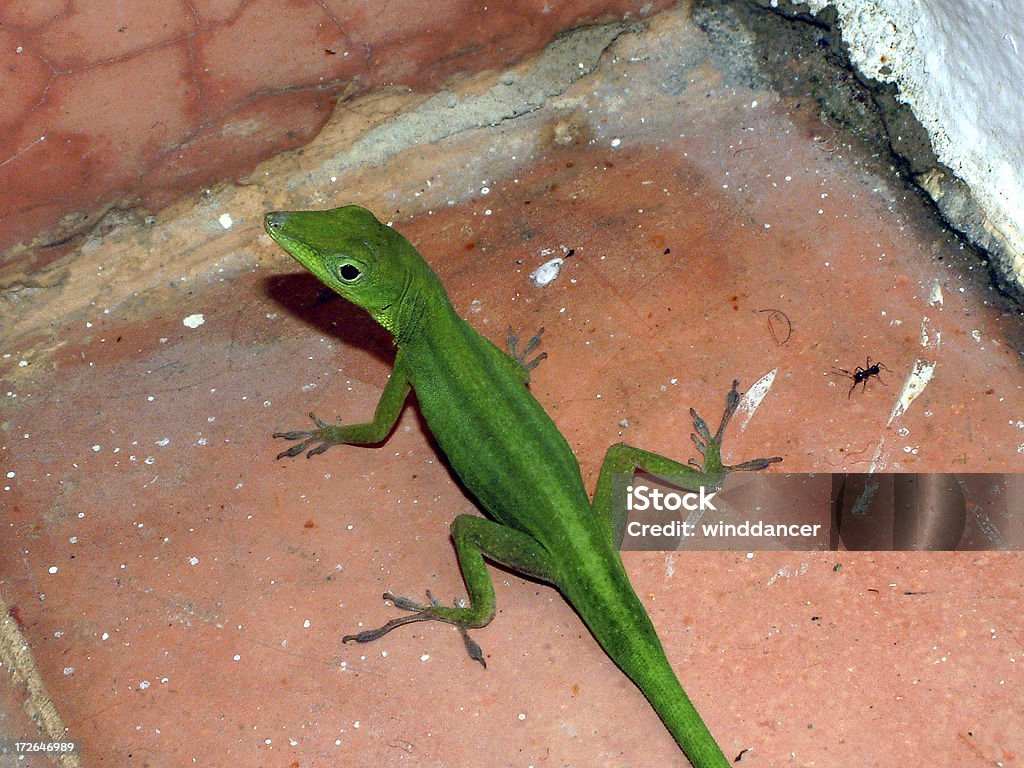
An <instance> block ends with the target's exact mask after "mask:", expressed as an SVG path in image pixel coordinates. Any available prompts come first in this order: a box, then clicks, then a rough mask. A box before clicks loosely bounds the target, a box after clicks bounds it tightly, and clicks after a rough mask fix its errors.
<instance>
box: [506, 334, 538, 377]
mask: <svg viewBox="0 0 1024 768" xmlns="http://www.w3.org/2000/svg"><path fill="white" fill-rule="evenodd" d="M542 333H544V326H543V325H542V326H541V327H540V328H539V329H538V330H537V333H535V334H534V335H533V338H532V339H530V340H529V341H528V342H526V346H524V347H523V349H522V351H520V350H519V337H518V336H516V334H515V331H513V330H512V326H511V325H510V326H509V327H508V336H507V337H506V338H505V344H506V345H507V346H508V353H509V354H510V355H512V357H513V358H514V359H515V360H516V361H517V362H518V363H519V364H520V365H521V366H523V368H524V369H525V370H526V372H527V373H529V372H530V371H532V370H533V369H534V368H536V367H537V365H538V364H539V363H540V361H541V360H544V359H546V358H547V356H548V353H547V352H541V353H540V354H539V355H537V356H536V357H535V358H533V360H530V361H529V362H527V361H526V358H528V357H529V356H530V355H532V354H533V353H534V351H535V350H536V349H537V347H539V346H540V337H541V334H542Z"/></svg>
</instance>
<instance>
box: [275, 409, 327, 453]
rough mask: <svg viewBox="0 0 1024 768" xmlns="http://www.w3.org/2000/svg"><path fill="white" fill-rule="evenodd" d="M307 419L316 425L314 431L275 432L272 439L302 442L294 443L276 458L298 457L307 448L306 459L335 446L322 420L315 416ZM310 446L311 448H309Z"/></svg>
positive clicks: (312, 415)
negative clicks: (281, 438)
mask: <svg viewBox="0 0 1024 768" xmlns="http://www.w3.org/2000/svg"><path fill="white" fill-rule="evenodd" d="M309 418H311V419H312V420H313V423H314V424H316V429H293V430H290V431H288V432H275V433H274V435H273V436H274V437H283V438H284V439H285V440H301V441H302V442H300V443H296V444H295V445H293V446H292V447H291V448H287V449H285V450H283V451H281V452H280V453H279V454H277V458H279V459H280V458H283V457H285V456H298V455H299V454H300V453H302V452H303V451H305V450H306V449H307V448H309V451H308V452H307V453H306V458H309V457H310V456H316V455H317V454H318V453H323V452H324V451H326V450H327V449H328V448H330V447H331V446H332V445H337V443H336V441H334V440H332V439H331V438H330V429H331V425H330V424H328V423H327V422H326V421H324V420H323V419H320V418H317V417H316V415H315V414H312V413H311V414H309ZM310 446H313V447H312V448H310Z"/></svg>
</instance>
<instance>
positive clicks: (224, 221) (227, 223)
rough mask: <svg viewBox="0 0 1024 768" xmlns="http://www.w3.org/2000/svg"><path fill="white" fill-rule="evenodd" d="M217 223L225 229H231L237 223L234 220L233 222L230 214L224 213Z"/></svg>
mask: <svg viewBox="0 0 1024 768" xmlns="http://www.w3.org/2000/svg"><path fill="white" fill-rule="evenodd" d="M217 221H219V222H220V225H221V226H222V227H224V229H231V227H232V226H234V223H235V222H234V220H232V218H231V214H230V213H222V214H221V215H220V216H219V217H218V219H217Z"/></svg>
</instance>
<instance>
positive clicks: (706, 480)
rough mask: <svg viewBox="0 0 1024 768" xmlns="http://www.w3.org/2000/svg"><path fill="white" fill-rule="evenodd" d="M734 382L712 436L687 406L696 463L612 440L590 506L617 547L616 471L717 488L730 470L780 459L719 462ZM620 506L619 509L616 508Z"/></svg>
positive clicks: (734, 401)
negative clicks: (697, 457) (607, 525)
mask: <svg viewBox="0 0 1024 768" xmlns="http://www.w3.org/2000/svg"><path fill="white" fill-rule="evenodd" d="M738 386H739V382H738V381H733V383H732V389H730V390H729V393H728V395H726V399H725V411H724V413H723V414H722V421H721V422H720V423H719V425H718V430H717V431H716V432H715V434H714V435H712V434H711V430H710V429H708V425H707V422H706V421H704V419H702V418H701V417H700V416H699V415H698V414H697V412H696V411H695V410H694V409H693V408H691V409H690V416H691V417H692V418H693V428H694V430H696V432H695V433H692V434H691V435H690V437H691V439H692V440H693V442H694V444H695V445H696V446H697V450H698V451H699V452H700V454H701V457H702V459H703V460H702V461H701V462H700V463H697V462H694V461H693V460H691V461H690V462H689V463H687V464H681V463H680V462H678V461H673V460H672V459H669V458H666V457H664V456H661V455H660V454H657V453H652V452H651V451H645V450H643V449H642V448H635V447H633V446H631V445H627V444H626V443H616V444H615V445H612V446H609V448H608V451H607V453H605V456H604V462H603V463H602V464H601V471H600V473H599V474H598V478H597V487H596V488H595V490H594V499H593V503H592V505H591V506H592V508H593V509H594V510H595V512H597V513H598V515H599V516H600V517H601V519H603V520H607V521H609V523H610V526H611V535H612V543H613V544H614V545H615V546H616V547H617V546H619V545H620V544H621V542H622V534H623V531H624V530H625V526H626V518H625V515H626V508H625V505H615V504H613V503H612V478H613V477H614V476H615V475H616V474H619V473H622V474H630V475H631V474H633V473H634V472H636V471H638V470H639V471H641V472H647V473H648V474H650V475H653V476H655V477H657V478H659V479H662V480H664V481H666V482H669V483H672V484H674V485H682V486H684V487H691V486H692V487H696V486H699V485H703V486H705V487H716V488H718V487H721V485H722V482H723V481H724V480H725V476H726V475H727V474H729V473H730V472H737V471H747V472H757V471H759V470H762V469H765V468H766V467H768V466H769V465H771V464H774V463H775V462H777V461H782V457H781V456H772V457H770V458H767V459H751V460H750V461H744V462H742V463H740V464H734V465H732V466H729V465H727V464H723V463H722V437H723V435H724V434H725V428H726V427H727V426H728V425H729V421H730V419H732V416H733V414H734V413H736V408H737V407H738V406H739V403H740V394H739V391H738V390H737V387H738ZM620 507H621V508H620Z"/></svg>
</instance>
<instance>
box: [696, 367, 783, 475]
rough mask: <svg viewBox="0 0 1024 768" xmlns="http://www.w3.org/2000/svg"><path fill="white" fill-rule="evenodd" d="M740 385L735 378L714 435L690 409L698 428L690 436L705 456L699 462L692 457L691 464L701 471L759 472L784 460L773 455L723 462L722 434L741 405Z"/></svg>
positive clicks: (704, 422) (706, 424) (705, 423)
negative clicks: (735, 462) (733, 462)
mask: <svg viewBox="0 0 1024 768" xmlns="http://www.w3.org/2000/svg"><path fill="white" fill-rule="evenodd" d="M739 385H740V383H739V381H738V380H736V379H733V382H732V388H731V389H730V390H729V394H728V395H726V396H725V412H724V413H723V414H722V421H721V423H720V424H719V425H718V431H716V432H715V434H714V435H712V434H711V430H710V429H708V423H707V422H706V421H704V419H702V418H701V417H700V416H699V415H698V414H697V411H695V410H694V409H693V408H691V409H690V416H691V417H692V418H693V428H694V429H695V430H697V433H696V434H692V433H691V434H690V438H691V439H692V440H693V444H694V445H695V446H697V451H698V452H699V453H700V455H701V456H702V457H703V461H702V462H700V463H697V462H695V461H693V460H692V459H691V460H690V461H689V464H690V465H691V466H693V467H696V468H697V469H699V470H700V471H701V472H757V471H759V470H762V469H764V468H765V467H767V466H768V465H770V464H774V463H775V462H777V461H782V457H781V456H772V457H770V458H767V459H751V460H749V461H744V462H741V463H739V464H733V465H731V466H730V465H727V464H723V463H722V436H723V435H724V434H725V428H726V427H727V426H728V424H729V421H730V420H731V419H732V416H733V414H734V413H736V409H737V408H738V407H739V404H740V393H739V390H738V387H739Z"/></svg>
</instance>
